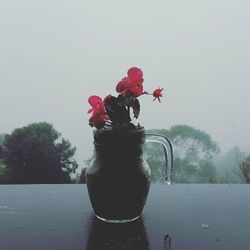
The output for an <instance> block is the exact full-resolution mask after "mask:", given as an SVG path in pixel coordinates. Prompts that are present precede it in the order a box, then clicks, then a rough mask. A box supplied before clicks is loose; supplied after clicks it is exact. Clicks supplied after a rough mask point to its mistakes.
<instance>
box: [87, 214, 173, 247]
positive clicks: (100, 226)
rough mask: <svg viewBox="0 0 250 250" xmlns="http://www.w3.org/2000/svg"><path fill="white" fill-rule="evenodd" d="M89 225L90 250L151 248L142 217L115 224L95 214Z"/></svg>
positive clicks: (91, 217)
mask: <svg viewBox="0 0 250 250" xmlns="http://www.w3.org/2000/svg"><path fill="white" fill-rule="evenodd" d="M87 227H88V241H87V249H88V250H96V249H99V250H101V249H129V250H132V249H133V250H134V249H144V250H147V249H150V248H149V242H148V236H147V232H146V229H145V227H144V223H143V218H142V217H141V218H139V219H138V220H136V221H133V222H130V223H123V224H113V223H107V222H103V221H100V220H98V219H97V218H96V217H95V216H94V215H91V216H90V217H89V219H88V222H87ZM166 249H169V248H166Z"/></svg>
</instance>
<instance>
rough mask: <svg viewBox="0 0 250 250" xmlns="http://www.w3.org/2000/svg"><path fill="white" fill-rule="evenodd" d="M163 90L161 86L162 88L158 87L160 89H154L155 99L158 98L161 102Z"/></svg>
mask: <svg viewBox="0 0 250 250" xmlns="http://www.w3.org/2000/svg"><path fill="white" fill-rule="evenodd" d="M162 91H163V88H161V89H160V88H158V89H156V90H154V92H153V96H154V97H155V99H154V100H156V99H158V101H159V102H161V100H160V97H162V93H161V92H162ZM154 100H153V101H154Z"/></svg>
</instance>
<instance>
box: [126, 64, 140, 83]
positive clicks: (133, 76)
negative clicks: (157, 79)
mask: <svg viewBox="0 0 250 250" xmlns="http://www.w3.org/2000/svg"><path fill="white" fill-rule="evenodd" d="M128 77H129V79H130V80H131V81H132V82H140V83H142V82H143V78H142V77H143V73H142V70H141V69H139V68H136V67H132V68H130V69H129V70H128Z"/></svg>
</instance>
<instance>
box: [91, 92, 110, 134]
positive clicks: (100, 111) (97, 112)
mask: <svg viewBox="0 0 250 250" xmlns="http://www.w3.org/2000/svg"><path fill="white" fill-rule="evenodd" d="M109 97H110V96H107V97H105V99H107V98H109ZM88 102H89V104H90V105H91V106H92V108H91V109H90V110H89V111H88V113H92V116H91V117H90V118H89V123H90V125H92V126H95V127H96V128H97V129H99V128H102V127H103V126H104V125H105V123H106V121H108V120H109V117H108V116H107V113H106V110H105V106H104V102H103V101H102V98H101V97H99V96H95V95H94V96H90V97H89V99H88Z"/></svg>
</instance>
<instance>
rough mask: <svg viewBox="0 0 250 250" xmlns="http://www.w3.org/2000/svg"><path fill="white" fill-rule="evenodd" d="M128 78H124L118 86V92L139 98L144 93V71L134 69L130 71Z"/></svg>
mask: <svg viewBox="0 0 250 250" xmlns="http://www.w3.org/2000/svg"><path fill="white" fill-rule="evenodd" d="M127 74H128V76H127V77H124V78H122V80H121V81H120V82H118V84H117V85H116V91H117V92H118V93H122V94H124V95H127V94H128V93H129V94H131V95H132V96H133V97H138V96H140V95H142V93H143V85H142V83H143V73H142V70H141V69H139V68H136V67H132V68H130V69H129V70H128V73H127Z"/></svg>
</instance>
